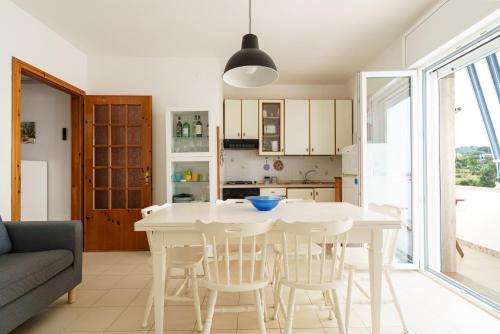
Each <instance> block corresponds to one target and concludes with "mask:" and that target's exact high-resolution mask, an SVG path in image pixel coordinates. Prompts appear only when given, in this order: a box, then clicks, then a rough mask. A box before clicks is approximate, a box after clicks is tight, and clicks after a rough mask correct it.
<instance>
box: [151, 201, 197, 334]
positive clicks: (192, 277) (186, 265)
mask: <svg viewBox="0 0 500 334" xmlns="http://www.w3.org/2000/svg"><path fill="white" fill-rule="evenodd" d="M169 206H170V204H168V203H167V204H164V205H162V206H158V205H153V206H150V207H147V208H144V209H142V210H141V213H142V217H143V218H144V217H146V216H149V215H150V214H152V213H154V212H156V211H158V210H160V209H163V208H166V207H169ZM147 237H148V243H149V245H151V242H150V241H151V234H150V233H148V234H147ZM150 248H151V246H150ZM202 260H203V249H202V247H201V246H193V247H191V246H190V247H169V249H168V254H167V273H166V275H165V290H166V289H167V283H168V280H169V279H172V278H182V279H183V281H182V283H181V284H180V285H179V287H178V288H177V289H176V290H175V292H174V293H173V294H172V295H168V294H167V293H166V291H165V300H167V301H168V300H170V301H180V302H192V303H193V306H194V311H195V314H196V321H197V329H198V331H202V330H203V324H202V321H201V310H200V297H199V294H198V280H197V275H196V267H197V266H199V265H200V264H201V262H202ZM148 263H149V264H150V265H152V261H151V258H150V259H149V261H148ZM171 269H183V270H184V275H183V276H180V277H174V276H171ZM189 287H191V291H192V294H193V297H192V298H190V297H187V292H188V289H189ZM182 290H185V292H186V295H185V296H179V295H180V293H181V292H182ZM152 307H153V287H151V288H150V290H149V295H148V300H147V302H146V309H145V311H144V318H143V320H142V327H146V326H147V325H148V319H149V315H150V313H151V308H152Z"/></svg>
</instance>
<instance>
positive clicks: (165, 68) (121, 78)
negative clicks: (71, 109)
mask: <svg viewBox="0 0 500 334" xmlns="http://www.w3.org/2000/svg"><path fill="white" fill-rule="evenodd" d="M221 76H222V72H221V69H220V65H219V63H218V61H217V60H216V59H196V58H182V59H180V58H134V57H89V72H88V82H89V85H88V86H89V90H88V94H91V95H100V94H118V95H152V96H153V172H152V175H153V202H154V203H164V202H165V201H166V184H167V182H166V180H167V179H166V175H165V173H166V155H165V111H166V109H167V108H168V107H208V108H210V110H211V111H212V112H216V113H217V119H218V120H219V124H221V123H222V100H223V97H222V79H221Z"/></svg>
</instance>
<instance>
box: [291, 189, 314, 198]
mask: <svg viewBox="0 0 500 334" xmlns="http://www.w3.org/2000/svg"><path fill="white" fill-rule="evenodd" d="M286 197H287V198H291V199H303V200H309V199H314V189H312V188H288V189H287V196H286Z"/></svg>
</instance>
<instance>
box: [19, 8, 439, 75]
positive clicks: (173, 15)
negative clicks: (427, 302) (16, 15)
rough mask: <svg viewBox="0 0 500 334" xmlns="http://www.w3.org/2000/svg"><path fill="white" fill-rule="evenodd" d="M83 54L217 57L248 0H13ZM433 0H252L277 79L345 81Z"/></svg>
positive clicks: (240, 28)
mask: <svg viewBox="0 0 500 334" xmlns="http://www.w3.org/2000/svg"><path fill="white" fill-rule="evenodd" d="M13 2H14V3H16V4H17V5H19V6H20V7H21V8H23V9H24V10H26V11H27V12H28V13H30V14H31V15H33V16H34V17H36V18H37V19H39V20H40V21H42V22H43V23H44V24H46V25H47V26H48V27H50V28H51V29H53V30H54V31H56V32H57V33H59V34H60V35H61V36H62V37H64V38H65V39H66V40H68V41H69V42H71V43H72V44H73V45H75V46H76V47H77V48H79V49H81V50H82V51H83V52H85V53H86V54H88V55H96V56H150V57H164V56H168V57H216V58H218V59H219V60H220V62H221V64H222V66H223V65H224V64H225V62H226V61H227V59H228V58H229V57H230V56H231V55H232V54H233V53H234V52H236V51H237V50H238V49H239V48H240V43H241V37H242V35H243V34H245V33H247V31H248V1H247V0H65V1H62V0H43V1H40V0H13ZM437 2H438V0H253V2H252V7H253V29H252V32H254V33H256V34H257V35H258V36H259V41H260V47H261V49H263V50H264V51H266V52H268V53H269V54H270V55H271V56H272V57H273V59H274V60H275V62H276V65H277V67H278V70H279V72H280V79H279V83H282V84H335V83H344V82H345V81H346V80H347V79H349V77H350V76H351V75H352V74H353V73H354V72H356V71H358V70H359V69H361V68H362V67H363V66H364V65H365V64H367V63H368V62H369V61H370V59H372V58H373V57H374V56H375V55H377V54H379V53H380V52H382V51H383V49H384V48H385V47H387V46H388V45H389V44H390V43H391V42H392V41H393V40H394V39H395V38H397V37H399V36H401V34H402V33H403V32H404V31H405V30H406V29H407V28H408V27H409V26H411V25H412V24H413V23H414V22H415V20H416V19H417V18H418V17H419V16H420V15H422V14H423V13H425V12H426V11H427V10H429V9H430V8H431V7H432V6H433V5H434V4H435V3H437Z"/></svg>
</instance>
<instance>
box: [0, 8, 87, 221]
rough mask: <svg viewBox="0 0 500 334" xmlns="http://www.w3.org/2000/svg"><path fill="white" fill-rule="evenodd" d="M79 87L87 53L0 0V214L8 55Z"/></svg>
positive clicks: (7, 133) (4, 197)
mask: <svg viewBox="0 0 500 334" xmlns="http://www.w3.org/2000/svg"><path fill="white" fill-rule="evenodd" d="M13 56H14V57H16V58H19V59H21V60H24V61H26V62H28V63H30V64H32V65H34V66H36V67H39V68H41V69H43V70H44V71H46V72H48V73H50V74H52V75H55V76H56V77H58V78H60V79H62V80H65V81H67V82H69V83H71V84H73V85H75V86H77V87H79V88H81V89H84V90H86V88H87V57H86V56H85V54H83V53H82V52H81V51H79V50H78V49H77V48H75V47H74V46H73V45H71V44H70V43H68V42H67V41H66V40H64V39H62V38H61V37H60V36H59V35H57V34H56V33H54V32H53V31H52V30H50V29H49V28H47V27H46V26H44V25H43V24H41V23H40V22H39V21H37V20H35V19H34V18H33V17H31V16H30V15H28V14H27V13H26V12H24V11H23V10H21V9H20V8H19V7H17V6H16V5H14V4H13V3H12V2H10V1H9V0H0V157H1V158H0V215H2V217H3V218H4V219H10V214H11V211H10V205H11V202H10V201H11V198H10V195H11V193H10V191H11V184H10V175H11V174H10V172H11V147H12V146H11V119H12V115H11V96H12V94H11V85H12V81H11V69H12V57H13Z"/></svg>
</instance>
